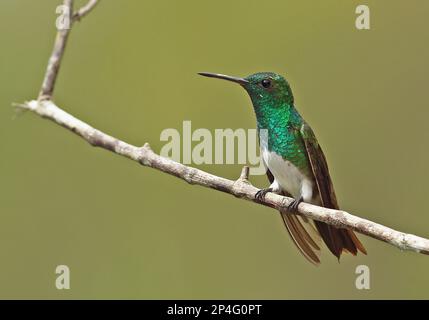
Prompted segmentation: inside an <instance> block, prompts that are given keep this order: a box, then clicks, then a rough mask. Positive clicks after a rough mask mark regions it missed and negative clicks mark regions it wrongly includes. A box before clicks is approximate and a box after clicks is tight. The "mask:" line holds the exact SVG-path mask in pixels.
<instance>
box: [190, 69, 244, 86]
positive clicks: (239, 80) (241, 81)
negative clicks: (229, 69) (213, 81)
mask: <svg viewBox="0 0 429 320" xmlns="http://www.w3.org/2000/svg"><path fill="white" fill-rule="evenodd" d="M198 74H199V75H201V76H204V77H209V78H218V79H224V80H228V81H232V82H236V83H238V84H241V85H245V84H247V83H249V81H247V80H246V79H244V78H237V77H231V76H227V75H224V74H220V73H210V72H198Z"/></svg>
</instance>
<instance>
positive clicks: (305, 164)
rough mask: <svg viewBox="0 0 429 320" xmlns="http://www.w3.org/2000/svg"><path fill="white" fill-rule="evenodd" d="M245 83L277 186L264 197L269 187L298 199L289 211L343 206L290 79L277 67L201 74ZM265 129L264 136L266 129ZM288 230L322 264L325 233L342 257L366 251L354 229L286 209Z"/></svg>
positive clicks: (260, 194) (263, 155) (305, 252)
mask: <svg viewBox="0 0 429 320" xmlns="http://www.w3.org/2000/svg"><path fill="white" fill-rule="evenodd" d="M199 74H200V75H202V76H206V77H212V78H219V79H224V80H228V81H232V82H235V83H238V84H240V85H241V86H242V87H243V88H244V89H245V90H246V91H247V93H248V94H249V96H250V99H251V100H252V103H253V109H254V111H255V114H256V120H257V129H258V136H259V144H260V148H261V158H262V160H263V162H264V165H265V168H266V169H267V177H268V180H269V181H270V183H271V185H270V186H269V187H268V188H265V189H261V190H259V191H258V192H257V193H256V195H255V197H256V198H257V199H259V200H261V199H263V198H264V197H265V194H266V193H267V192H274V193H278V194H281V195H285V196H289V197H292V198H294V201H293V203H292V204H291V205H290V206H289V208H288V211H292V212H296V211H297V209H298V205H299V203H300V202H302V201H304V202H307V203H312V204H315V205H319V206H323V207H326V208H332V209H338V208H339V207H338V203H337V199H336V196H335V192H334V188H333V185H332V181H331V177H330V175H329V170H328V165H327V163H326V158H325V156H324V154H323V151H322V149H321V147H320V145H319V143H318V142H317V139H316V136H315V135H314V133H313V130H312V129H311V128H310V126H309V125H308V124H307V123H306V122H305V121H304V119H303V118H302V117H301V115H300V114H299V113H298V111H297V109H296V108H295V104H294V97H293V94H292V90H291V88H290V86H289V83H288V82H287V81H286V79H285V78H284V77H282V76H281V75H278V74H276V73H272V72H260V73H255V74H252V75H250V76H248V77H245V78H238V77H231V76H227V75H223V74H217V73H207V72H201V73H199ZM262 132H264V133H265V134H264V136H263V135H262V134H261V133H262ZM280 213H281V216H282V218H283V221H284V224H285V226H286V229H287V230H288V232H289V234H290V236H291V238H292V240H293V241H294V243H295V244H296V246H297V247H298V249H299V251H300V252H301V253H302V254H303V255H304V257H305V258H307V259H308V260H309V261H310V262H312V263H314V264H316V265H317V264H319V263H320V259H319V253H320V247H319V244H318V242H319V241H318V240H320V237H321V238H322V239H323V241H324V242H325V244H326V246H327V247H328V249H329V250H330V251H331V252H332V253H333V254H334V255H335V256H336V257H337V258H338V259H339V258H340V256H341V254H342V252H343V251H345V252H349V253H351V254H353V255H356V254H357V253H358V250H359V251H361V252H362V253H364V254H366V250H365V248H364V246H363V245H362V243H361V242H360V241H359V239H358V238H357V237H356V235H355V234H354V233H353V231H352V230H349V229H339V228H336V227H333V226H331V225H328V224H326V223H323V222H320V221H312V220H310V219H307V218H306V217H303V216H298V215H295V214H290V213H288V212H280Z"/></svg>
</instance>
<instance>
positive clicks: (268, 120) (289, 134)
mask: <svg viewBox="0 0 429 320" xmlns="http://www.w3.org/2000/svg"><path fill="white" fill-rule="evenodd" d="M258 102H259V103H257V104H254V110H255V113H256V118H257V126H258V131H259V132H260V130H261V129H266V130H267V131H268V132H267V133H268V150H269V151H271V152H275V153H277V154H278V155H281V156H282V157H283V159H286V160H288V161H290V162H292V163H293V164H294V165H295V166H296V167H298V168H300V169H301V170H303V171H307V169H308V158H307V154H306V151H305V145H304V142H303V140H302V138H301V134H300V128H301V125H302V123H303V119H302V118H301V116H300V114H299V113H298V111H297V110H296V109H295V107H294V106H293V104H291V103H287V102H279V101H275V99H268V101H260V100H259V101H258ZM261 102H262V103H261Z"/></svg>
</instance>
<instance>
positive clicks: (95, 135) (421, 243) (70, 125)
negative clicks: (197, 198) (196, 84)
mask: <svg viewBox="0 0 429 320" xmlns="http://www.w3.org/2000/svg"><path fill="white" fill-rule="evenodd" d="M72 2H73V1H72V0H64V4H66V5H69V7H70V8H72ZM90 4H91V6H90ZM95 4H96V1H89V2H88V4H87V6H85V7H83V8H82V9H81V10H83V9H84V8H86V9H85V10H83V11H82V15H79V17H83V16H84V15H86V14H87V13H88V12H89V11H90V10H91V9H92V8H93V7H94V6H95ZM67 37H68V32H64V33H61V32H59V33H58V36H57V40H56V42H55V45H54V50H53V52H52V56H51V58H50V60H49V63H48V68H47V72H46V76H45V81H44V84H43V86H42V92H41V95H40V96H39V99H38V100H32V101H30V102H25V103H22V104H16V105H15V106H16V107H18V108H21V109H24V110H30V111H33V112H34V113H36V114H38V115H39V116H41V117H43V118H46V119H49V120H51V121H53V122H55V123H57V124H59V125H61V126H63V127H64V128H66V129H68V130H70V131H72V132H74V133H75V134H77V135H78V136H80V137H82V138H83V139H84V140H86V141H87V142H89V143H90V144H91V145H93V146H96V147H100V148H103V149H106V150H109V151H111V152H114V153H116V154H119V155H121V156H124V157H126V158H129V159H131V160H134V161H137V162H138V163H140V164H142V165H144V166H147V167H151V168H154V169H157V170H159V171H162V172H165V173H167V174H170V175H173V176H175V177H178V178H180V179H182V180H185V181H186V182H188V183H190V184H195V185H200V186H203V187H206V188H211V189H215V190H218V191H222V192H225V193H229V194H231V195H233V196H235V197H237V198H241V199H244V200H248V201H252V202H256V203H259V204H262V205H265V206H268V207H271V208H275V209H277V210H287V207H288V205H289V204H290V203H291V202H292V201H293V199H292V198H288V197H283V196H280V195H277V194H274V193H268V194H267V195H266V197H265V199H264V200H263V201H259V200H257V199H255V194H256V192H257V191H258V189H257V188H255V187H254V186H253V185H252V184H251V183H250V182H249V181H248V175H249V170H248V168H247V167H244V168H243V170H242V172H241V175H240V177H239V178H238V179H237V180H236V181H233V180H229V179H225V178H222V177H218V176H215V175H213V174H210V173H207V172H205V171H202V170H199V169H196V168H192V167H188V166H185V165H183V164H181V163H178V162H175V161H173V160H170V159H167V158H164V157H161V156H159V155H158V154H156V153H155V152H153V151H152V149H151V148H150V146H149V144H145V145H144V146H143V147H137V146H133V145H131V144H128V143H126V142H124V141H121V140H119V139H117V138H115V137H112V136H110V135H108V134H106V133H104V132H102V131H100V130H98V129H95V128H93V127H91V126H90V125H89V124H87V123H85V122H83V121H82V120H79V119H77V118H75V117H73V116H72V115H71V114H69V113H67V112H65V111H64V110H62V109H61V108H59V107H58V106H57V105H56V104H55V103H54V102H53V101H52V100H51V97H52V92H53V89H54V86H55V79H56V77H57V74H58V69H59V66H60V62H61V58H62V55H63V53H64V48H65V44H66V42H67ZM45 82H46V84H45ZM298 214H300V215H303V216H306V217H307V218H310V219H314V220H318V221H322V222H325V223H327V224H330V225H333V226H336V227H339V228H350V229H353V230H355V231H357V232H359V233H362V234H365V235H368V236H370V237H372V238H374V239H377V240H381V241H384V242H386V243H389V244H391V245H393V246H395V247H397V248H399V249H402V250H411V251H416V252H420V253H424V254H429V240H428V239H425V238H422V237H418V236H415V235H412V234H407V233H403V232H400V231H396V230H393V229H391V228H389V227H386V226H383V225H381V224H378V223H376V222H372V221H370V220H366V219H363V218H360V217H357V216H354V215H351V214H349V213H347V212H345V211H342V210H333V209H327V208H323V207H319V206H315V205H311V204H308V203H301V204H300V205H299V207H298Z"/></svg>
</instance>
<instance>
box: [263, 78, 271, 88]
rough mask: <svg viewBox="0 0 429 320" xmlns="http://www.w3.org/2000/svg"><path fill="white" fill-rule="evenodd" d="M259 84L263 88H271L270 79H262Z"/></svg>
mask: <svg viewBox="0 0 429 320" xmlns="http://www.w3.org/2000/svg"><path fill="white" fill-rule="evenodd" d="M261 84H262V86H263V87H264V88H269V87H271V80H270V79H264V80H262V81H261Z"/></svg>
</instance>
